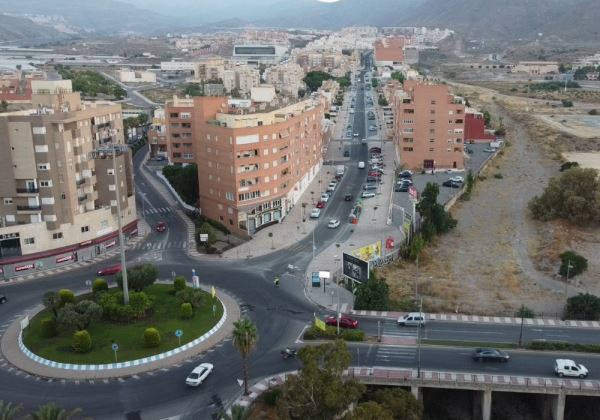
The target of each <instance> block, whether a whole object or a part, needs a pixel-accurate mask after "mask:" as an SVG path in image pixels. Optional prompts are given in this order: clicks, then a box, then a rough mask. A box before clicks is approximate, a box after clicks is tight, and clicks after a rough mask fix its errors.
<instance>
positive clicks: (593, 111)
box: [588, 109, 598, 115]
mask: <svg viewBox="0 0 600 420" xmlns="http://www.w3.org/2000/svg"><path fill="white" fill-rule="evenodd" d="M588 114H589V115H598V110H597V109H592V110H590V111H589V112H588Z"/></svg>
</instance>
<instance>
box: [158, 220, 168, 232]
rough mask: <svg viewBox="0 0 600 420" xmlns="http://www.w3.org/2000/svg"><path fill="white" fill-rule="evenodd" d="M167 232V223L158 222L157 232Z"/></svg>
mask: <svg viewBox="0 0 600 420" xmlns="http://www.w3.org/2000/svg"><path fill="white" fill-rule="evenodd" d="M165 230H167V224H166V223H165V222H158V223H157V224H156V231H157V232H164V231H165Z"/></svg>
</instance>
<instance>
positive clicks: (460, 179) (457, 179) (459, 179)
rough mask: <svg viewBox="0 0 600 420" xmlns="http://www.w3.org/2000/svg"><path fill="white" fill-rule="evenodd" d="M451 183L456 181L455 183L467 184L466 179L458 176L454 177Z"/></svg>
mask: <svg viewBox="0 0 600 420" xmlns="http://www.w3.org/2000/svg"><path fill="white" fill-rule="evenodd" d="M450 181H454V182H458V183H459V184H462V183H463V182H465V179H464V178H463V177H462V176H459V175H456V176H453V177H452V178H450Z"/></svg>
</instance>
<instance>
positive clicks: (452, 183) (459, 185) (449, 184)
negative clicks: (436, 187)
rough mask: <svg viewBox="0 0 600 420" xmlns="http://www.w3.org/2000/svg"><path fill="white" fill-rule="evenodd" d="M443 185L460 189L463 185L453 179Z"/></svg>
mask: <svg viewBox="0 0 600 420" xmlns="http://www.w3.org/2000/svg"><path fill="white" fill-rule="evenodd" d="M442 185H443V186H444V187H450V188H460V187H461V184H460V183H459V182H455V181H452V180H451V179H449V180H447V181H444V182H442Z"/></svg>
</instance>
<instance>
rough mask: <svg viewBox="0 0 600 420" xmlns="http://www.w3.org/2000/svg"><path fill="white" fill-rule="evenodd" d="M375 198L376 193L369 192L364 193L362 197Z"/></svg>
mask: <svg viewBox="0 0 600 420" xmlns="http://www.w3.org/2000/svg"><path fill="white" fill-rule="evenodd" d="M373 197H375V193H372V192H368V191H364V192H363V193H362V194H361V195H360V198H373Z"/></svg>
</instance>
